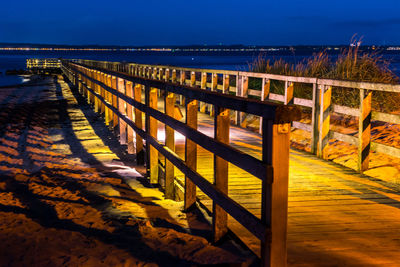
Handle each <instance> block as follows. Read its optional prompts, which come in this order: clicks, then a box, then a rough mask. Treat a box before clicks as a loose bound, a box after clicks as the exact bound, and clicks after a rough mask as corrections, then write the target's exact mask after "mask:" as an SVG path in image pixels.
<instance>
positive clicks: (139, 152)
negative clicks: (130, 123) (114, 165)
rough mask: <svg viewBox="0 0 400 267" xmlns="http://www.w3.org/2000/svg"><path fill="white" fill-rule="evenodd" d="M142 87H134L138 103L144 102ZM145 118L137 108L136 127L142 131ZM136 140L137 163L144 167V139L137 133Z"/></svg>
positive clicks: (137, 85)
mask: <svg viewBox="0 0 400 267" xmlns="http://www.w3.org/2000/svg"><path fill="white" fill-rule="evenodd" d="M142 87H143V86H142V85H141V84H135V87H134V96H133V98H134V99H135V100H136V101H138V102H142V101H141V99H142ZM142 120H143V118H142V112H141V111H140V110H139V109H137V108H135V125H136V126H137V127H138V128H140V129H142V128H143V122H142ZM135 139H136V143H135V145H136V163H137V164H138V165H143V164H144V150H143V139H142V137H141V136H140V135H139V134H138V133H136V136H135Z"/></svg>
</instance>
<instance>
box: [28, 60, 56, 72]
mask: <svg viewBox="0 0 400 267" xmlns="http://www.w3.org/2000/svg"><path fill="white" fill-rule="evenodd" d="M26 67H27V68H28V69H36V68H37V69H59V68H61V60H60V59H57V58H41V59H40V58H29V59H27V60H26Z"/></svg>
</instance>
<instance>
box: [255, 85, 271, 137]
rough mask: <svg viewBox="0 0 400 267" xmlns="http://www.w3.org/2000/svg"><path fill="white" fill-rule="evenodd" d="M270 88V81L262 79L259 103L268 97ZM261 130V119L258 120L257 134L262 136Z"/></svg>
mask: <svg viewBox="0 0 400 267" xmlns="http://www.w3.org/2000/svg"><path fill="white" fill-rule="evenodd" d="M270 87H271V80H270V79H267V78H262V84H261V101H265V100H267V99H268V97H269V92H270ZM262 129H263V118H262V117H261V118H260V127H259V129H258V132H259V133H260V134H262Z"/></svg>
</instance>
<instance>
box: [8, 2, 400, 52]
mask: <svg viewBox="0 0 400 267" xmlns="http://www.w3.org/2000/svg"><path fill="white" fill-rule="evenodd" d="M354 34H358V36H364V38H363V40H364V41H363V43H364V44H378V45H382V44H400V0H374V1H372V0H346V1H344V0H333V1H326V0H318V1H316V0H309V1H307V0H303V1H296V0H286V1H284V0H281V1H274V0H264V1H261V0H260V1H245V0H241V1H237V0H230V1H226V0H214V1H212V0H202V1H190V0H186V1H185V0H164V1H157V0H142V1H134V0H131V1H122V0H112V1H101V0H98V1H93V0H88V1H87V0H79V1H78V0H66V1H57V0H53V1H50V0H42V1H33V0H30V1H28V0H22V1H21V0H20V1H16V0H15V1H2V3H1V9H0V42H30V43H47V44H104V45H110V44H115V45H171V44H177V45H184V44H218V43H223V44H258V45H297V44H348V43H349V41H350V39H351V37H352V36H353V35H354Z"/></svg>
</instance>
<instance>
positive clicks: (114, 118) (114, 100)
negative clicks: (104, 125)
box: [111, 64, 118, 130]
mask: <svg viewBox="0 0 400 267" xmlns="http://www.w3.org/2000/svg"><path fill="white" fill-rule="evenodd" d="M114 67H115V68H116V65H115V64H114ZM112 88H113V89H115V90H117V91H118V83H117V77H115V76H112ZM111 99H112V100H111V101H112V106H113V107H114V108H115V109H118V97H117V96H116V95H115V94H111ZM112 113H113V116H112V121H113V124H112V129H113V130H115V128H116V127H117V125H118V115H117V114H116V113H115V112H112Z"/></svg>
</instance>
